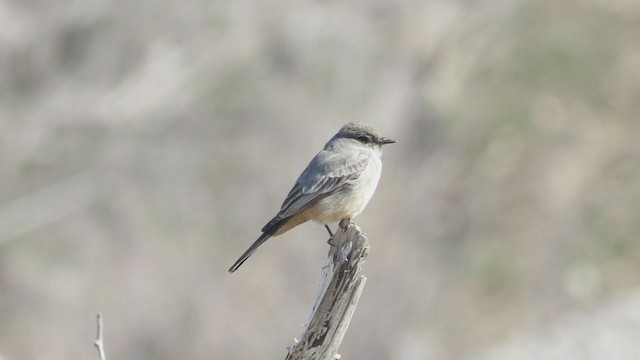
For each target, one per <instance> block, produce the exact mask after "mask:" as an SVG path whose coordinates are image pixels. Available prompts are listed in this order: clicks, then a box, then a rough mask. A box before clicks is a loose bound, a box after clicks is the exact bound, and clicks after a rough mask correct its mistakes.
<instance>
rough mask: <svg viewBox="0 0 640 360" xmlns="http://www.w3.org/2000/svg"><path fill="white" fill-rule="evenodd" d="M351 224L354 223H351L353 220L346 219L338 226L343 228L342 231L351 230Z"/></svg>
mask: <svg viewBox="0 0 640 360" xmlns="http://www.w3.org/2000/svg"><path fill="white" fill-rule="evenodd" d="M351 224H353V223H352V222H351V219H349V218H346V219H342V220H340V222H339V223H338V226H340V228H341V229H342V230H347V229H348V228H349V225H351Z"/></svg>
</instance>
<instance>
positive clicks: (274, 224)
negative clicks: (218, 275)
mask: <svg viewBox="0 0 640 360" xmlns="http://www.w3.org/2000/svg"><path fill="white" fill-rule="evenodd" d="M285 222H286V220H285V219H276V218H274V219H273V220H271V221H270V222H269V224H267V225H266V226H265V227H264V229H262V231H264V232H263V233H262V235H260V237H259V238H258V240H256V241H255V242H254V243H253V244H251V246H249V248H248V249H247V251H245V252H244V254H242V256H240V258H239V259H238V260H236V262H235V263H233V265H231V267H230V268H229V273H233V272H234V271H236V270H238V268H239V267H240V265H242V264H243V263H244V262H245V261H247V259H248V258H249V256H251V255H253V253H254V252H256V250H257V249H258V247H260V245H262V244H264V242H265V241H267V240H269V238H271V236H272V235H273V234H274V233H275V232H276V231H278V229H280V227H282V225H284V223H285Z"/></svg>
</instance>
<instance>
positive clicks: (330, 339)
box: [286, 223, 369, 360]
mask: <svg viewBox="0 0 640 360" xmlns="http://www.w3.org/2000/svg"><path fill="white" fill-rule="evenodd" d="M331 242H332V243H333V244H334V245H335V246H332V247H331V249H330V250H329V258H328V260H327V264H326V265H325V266H324V268H323V269H322V277H323V281H322V283H321V284H320V289H319V290H318V296H317V297H316V303H315V304H314V305H313V311H312V312H311V317H310V319H309V321H308V324H307V326H306V328H305V330H304V332H303V334H302V337H301V339H300V341H299V342H297V343H296V344H295V345H294V346H293V348H291V349H290V350H289V354H288V355H287V357H286V360H333V359H337V358H339V355H337V353H338V347H339V346H340V343H341V342H342V338H343V337H344V334H345V333H346V332H347V327H348V326H349V322H350V321H351V317H352V316H353V313H354V311H355V309H356V306H357V304H358V300H359V299H360V295H361V294H362V290H363V289H364V285H365V282H366V280H367V278H366V277H365V276H364V275H362V266H363V265H364V262H365V261H366V258H367V254H368V253H369V244H368V243H367V238H366V237H365V236H364V234H363V233H362V231H361V230H360V228H359V227H358V226H357V225H355V224H353V223H349V224H348V225H347V226H346V229H343V228H342V227H339V228H338V231H337V232H336V233H335V234H334V236H333V238H332V240H331Z"/></svg>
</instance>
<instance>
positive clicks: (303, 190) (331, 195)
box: [229, 122, 396, 273]
mask: <svg viewBox="0 0 640 360" xmlns="http://www.w3.org/2000/svg"><path fill="white" fill-rule="evenodd" d="M395 142H396V141H395V140H392V139H389V138H386V137H382V136H380V134H378V131H377V130H376V129H374V128H372V127H370V126H367V125H364V124H360V123H353V122H350V123H348V124H347V125H345V126H343V127H342V129H340V131H338V133H337V134H335V135H334V136H333V137H332V138H331V139H330V140H329V142H327V144H326V145H325V146H324V149H322V151H320V152H319V153H318V154H317V155H316V156H315V157H314V158H313V160H311V162H310V163H309V165H307V168H306V169H304V171H303V172H302V174H300V177H298V180H296V183H295V185H293V189H291V191H290V192H289V195H287V198H286V199H284V202H283V203H282V207H281V208H280V211H279V212H278V214H277V215H276V216H275V217H274V218H273V219H271V221H269V222H268V223H267V225H265V226H264V227H263V228H262V235H260V237H259V238H258V240H256V241H255V242H254V243H253V244H252V245H251V246H250V247H249V249H247V251H245V252H244V254H242V256H240V258H239V259H238V260H237V261H236V262H235V263H234V264H233V265H232V266H231V267H230V268H229V272H230V273H232V272H234V271H236V270H237V269H238V268H239V267H240V265H242V263H244V262H245V261H246V260H247V259H248V258H249V256H251V254H253V253H254V252H255V251H256V249H257V248H258V247H259V246H260V245H262V244H263V243H264V242H265V241H267V240H268V239H269V238H270V237H272V236H278V235H281V234H284V233H285V232H287V231H289V230H291V229H293V228H294V227H296V226H298V225H300V224H302V223H305V222H307V221H309V220H313V221H316V222H318V223H321V224H324V225H325V227H326V228H327V230H328V231H329V234H330V235H332V234H331V231H330V230H329V227H328V226H327V224H329V223H334V222H338V221H340V222H342V221H346V222H349V221H351V219H353V218H354V217H356V216H357V215H358V214H360V213H361V212H362V210H363V209H364V207H365V206H366V205H367V202H369V199H371V196H372V195H373V192H374V191H375V190H376V186H378V180H379V179H380V171H381V170H382V161H381V160H380V158H381V157H382V145H385V144H391V143H395ZM332 236H333V235H332Z"/></svg>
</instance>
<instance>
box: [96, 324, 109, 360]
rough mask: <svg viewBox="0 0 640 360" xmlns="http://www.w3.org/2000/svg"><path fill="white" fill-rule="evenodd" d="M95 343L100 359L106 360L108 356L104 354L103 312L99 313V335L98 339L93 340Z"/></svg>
mask: <svg viewBox="0 0 640 360" xmlns="http://www.w3.org/2000/svg"><path fill="white" fill-rule="evenodd" d="M93 345H94V346H95V347H96V349H98V354H99V355H100V360H106V359H107V358H106V356H104V344H103V342H102V313H98V335H96V340H95V341H94V342H93Z"/></svg>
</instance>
